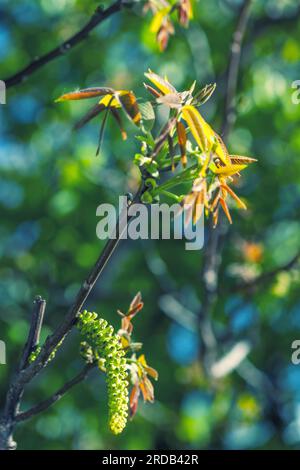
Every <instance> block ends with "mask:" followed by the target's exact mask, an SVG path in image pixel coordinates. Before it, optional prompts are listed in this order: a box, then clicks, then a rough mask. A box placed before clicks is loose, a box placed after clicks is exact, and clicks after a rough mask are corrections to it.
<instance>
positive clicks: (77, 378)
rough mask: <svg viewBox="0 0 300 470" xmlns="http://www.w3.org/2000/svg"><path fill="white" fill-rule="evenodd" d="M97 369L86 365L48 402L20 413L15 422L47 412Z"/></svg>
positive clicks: (94, 365)
mask: <svg viewBox="0 0 300 470" xmlns="http://www.w3.org/2000/svg"><path fill="white" fill-rule="evenodd" d="M94 367H96V363H92V364H86V365H85V367H84V368H83V369H82V371H81V372H79V374H78V375H76V376H75V377H74V378H73V379H71V380H69V381H68V382H66V383H65V384H64V385H63V386H62V387H61V388H60V389H59V390H57V392H55V393H54V394H53V395H51V396H50V397H49V398H47V399H46V400H43V401H41V402H40V403H38V404H37V405H35V406H33V407H32V408H30V409H29V410H27V411H23V412H22V413H18V414H17V415H16V417H15V422H20V421H25V420H27V419H30V418H32V417H34V416H36V415H37V414H39V413H42V412H43V411H45V410H47V409H48V408H50V406H52V405H53V404H54V403H56V402H57V401H58V400H60V399H61V398H62V397H63V396H64V395H65V394H66V393H67V392H68V391H69V390H70V389H71V388H73V387H75V385H77V384H79V383H80V382H82V381H83V380H85V379H86V377H87V376H88V374H89V372H90V371H91V370H92V369H93V368H94Z"/></svg>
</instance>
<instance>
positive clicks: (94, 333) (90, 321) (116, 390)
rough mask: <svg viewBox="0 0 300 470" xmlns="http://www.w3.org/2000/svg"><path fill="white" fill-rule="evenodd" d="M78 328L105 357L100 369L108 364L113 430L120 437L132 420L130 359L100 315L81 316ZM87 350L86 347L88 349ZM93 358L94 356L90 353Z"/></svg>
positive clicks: (97, 352)
mask: <svg viewBox="0 0 300 470" xmlns="http://www.w3.org/2000/svg"><path fill="white" fill-rule="evenodd" d="M77 327H78V329H79V330H80V332H81V334H82V335H83V336H84V337H85V339H86V340H87V342H88V344H89V345H92V347H93V349H94V356H95V357H98V358H101V360H100V362H99V368H100V369H101V370H103V359H104V361H105V364H104V365H105V369H106V381H107V389H108V408H109V427H110V429H111V431H112V432H113V433H114V434H119V433H121V432H122V431H123V429H124V428H125V426H126V423H127V418H128V401H129V399H128V385H129V383H128V381H127V377H128V375H127V372H126V359H125V358H124V355H125V353H124V351H123V349H122V347H121V343H120V337H119V336H118V335H116V334H115V333H114V329H113V327H112V326H111V325H109V324H108V323H107V321H106V320H103V319H102V318H98V315H97V313H95V312H87V311H86V310H84V311H83V312H81V313H80V314H79V316H78V322H77ZM85 347H86V346H85ZM88 352H89V355H90V351H88Z"/></svg>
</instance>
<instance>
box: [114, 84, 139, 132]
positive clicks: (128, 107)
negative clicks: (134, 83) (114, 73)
mask: <svg viewBox="0 0 300 470" xmlns="http://www.w3.org/2000/svg"><path fill="white" fill-rule="evenodd" d="M116 97H117V99H118V101H119V102H120V104H121V106H122V108H123V109H124V111H125V112H126V114H127V116H128V117H129V118H130V119H131V120H132V121H133V122H134V124H136V125H137V126H139V125H140V123H141V119H142V116H141V113H140V110H139V107H138V104H137V100H136V97H135V94H134V93H133V92H132V91H124V92H121V93H118V94H117V95H116Z"/></svg>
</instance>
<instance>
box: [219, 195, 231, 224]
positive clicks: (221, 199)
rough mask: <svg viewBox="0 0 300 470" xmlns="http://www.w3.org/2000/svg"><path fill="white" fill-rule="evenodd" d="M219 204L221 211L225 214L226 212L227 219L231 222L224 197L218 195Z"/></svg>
mask: <svg viewBox="0 0 300 470" xmlns="http://www.w3.org/2000/svg"><path fill="white" fill-rule="evenodd" d="M220 204H221V206H222V209H223V211H224V212H225V214H226V217H227V219H228V220H229V223H230V224H232V218H231V215H230V212H229V209H228V206H227V204H226V201H225V199H223V198H222V197H220Z"/></svg>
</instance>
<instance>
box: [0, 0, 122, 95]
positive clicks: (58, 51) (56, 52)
mask: <svg viewBox="0 0 300 470" xmlns="http://www.w3.org/2000/svg"><path fill="white" fill-rule="evenodd" d="M129 5H130V4H129V3H126V4H125V5H124V6H129ZM121 7H122V0H117V1H116V2H115V3H113V4H112V5H111V6H109V7H108V8H106V9H105V10H103V9H102V8H101V7H98V8H97V10H96V11H95V13H94V14H93V15H92V17H91V18H90V20H89V21H88V22H87V23H86V25H85V26H83V28H82V29H81V30H80V31H78V32H77V33H76V34H74V35H73V36H71V37H70V38H69V39H67V40H66V41H64V42H63V43H62V44H60V45H59V46H57V47H55V48H54V49H52V50H51V51H49V52H48V53H47V54H45V55H43V56H41V57H38V58H36V59H34V60H33V61H32V62H31V63H30V64H28V65H27V66H26V67H24V68H23V69H22V70H20V71H19V72H17V73H16V74H14V75H12V76H10V77H7V78H6V79H5V80H4V82H5V85H6V88H10V87H12V86H15V85H18V84H20V83H22V82H24V81H25V80H26V79H27V78H28V77H29V76H30V75H32V74H33V73H34V72H36V71H37V70H39V69H40V68H42V67H44V66H45V65H47V64H48V63H49V62H51V61H52V60H54V59H56V58H57V57H60V56H62V55H64V54H66V53H67V52H69V51H70V50H71V49H72V48H73V47H74V46H76V45H77V44H79V43H81V42H82V41H84V40H85V39H86V38H87V36H88V35H89V33H90V32H91V31H93V29H95V28H96V27H97V26H98V25H100V24H101V23H102V22H103V21H105V20H106V19H107V18H110V17H111V16H112V15H114V14H115V13H117V12H119V11H120V10H121Z"/></svg>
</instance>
